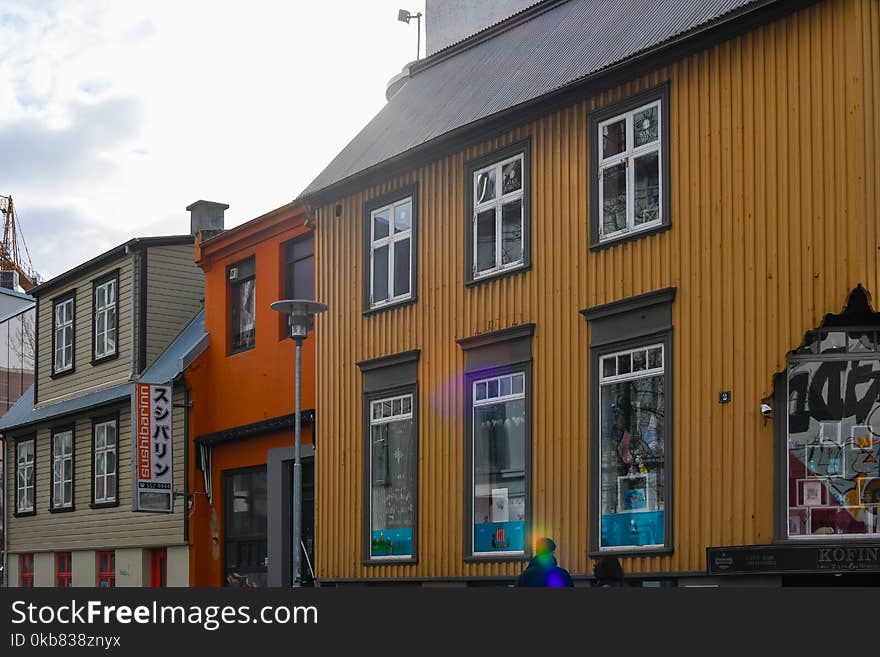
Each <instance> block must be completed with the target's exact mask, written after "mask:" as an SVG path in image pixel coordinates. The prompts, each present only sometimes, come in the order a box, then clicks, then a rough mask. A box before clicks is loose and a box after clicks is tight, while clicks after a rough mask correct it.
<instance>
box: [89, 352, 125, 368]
mask: <svg viewBox="0 0 880 657" xmlns="http://www.w3.org/2000/svg"><path fill="white" fill-rule="evenodd" d="M117 358H119V352H118V351H117V352H116V353H114V354H109V355H107V356H101V357H100V358H92V367H94V366H95V365H100V364H101V363H107V362H109V361H111V360H116V359H117Z"/></svg>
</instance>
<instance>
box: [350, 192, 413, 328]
mask: <svg viewBox="0 0 880 657" xmlns="http://www.w3.org/2000/svg"><path fill="white" fill-rule="evenodd" d="M407 198H409V199H410V201H411V203H412V205H411V207H412V217H411V222H410V245H409V250H410V262H411V265H410V270H409V279H410V280H409V296H408V297H405V298H403V299H399V300H398V301H392V302H389V303H383V304H380V305H378V306H374V305H373V303H372V298H373V290H372V288H371V283H372V277H373V276H372V267H373V265H372V248H373V243H372V240H371V235H372V230H371V223H372V213H373V212H374V211H376V210H378V209H380V208H383V207H385V206H386V205H391V204H393V203H397V202H399V201H403V200H405V199H407ZM363 231H364V232H363V240H362V241H363V261H364V266H363V267H362V271H363V311H362V312H361V314H362V315H363V316H368V315H375V314H378V313H382V312H385V311H387V310H393V309H395V308H403V307H405V306H409V305H411V304H414V303H416V302H418V297H419V286H418V280H419V276H418V272H419V248H418V245H419V183H418V181H416V182H413V183H411V184H409V185H406V186H404V187H401V188H399V189H396V190H394V191H392V192H388V193H386V194H381V195H379V196H375V197H373V198H371V199H370V200H368V201H366V202H365V203H364V218H363ZM389 253H390V251H389ZM389 293H390V290H389Z"/></svg>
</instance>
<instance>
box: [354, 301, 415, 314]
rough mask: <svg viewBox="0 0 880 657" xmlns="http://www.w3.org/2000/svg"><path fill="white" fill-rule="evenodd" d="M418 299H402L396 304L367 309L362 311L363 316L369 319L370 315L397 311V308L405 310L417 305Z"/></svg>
mask: <svg viewBox="0 0 880 657" xmlns="http://www.w3.org/2000/svg"><path fill="white" fill-rule="evenodd" d="M417 301H418V298H417V297H416V296H411V297H408V298H406V299H401V300H400V301H395V302H394V303H386V304H383V305H381V306H374V307H372V308H367V309H366V310H363V311H361V315H362V316H363V317H369V316H370V315H378V314H380V313H384V312H385V311H386V310H395V309H397V308H405V307H406V306H411V305H412V304H414V303H416V302H417Z"/></svg>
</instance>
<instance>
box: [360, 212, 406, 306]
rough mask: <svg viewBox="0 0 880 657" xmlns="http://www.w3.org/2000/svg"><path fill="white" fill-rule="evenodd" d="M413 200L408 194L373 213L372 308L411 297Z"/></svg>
mask: <svg viewBox="0 0 880 657" xmlns="http://www.w3.org/2000/svg"><path fill="white" fill-rule="evenodd" d="M412 209H413V200H412V197H411V196H408V197H406V198H404V199H401V200H399V201H395V202H394V203H390V204H388V205H385V206H383V207H381V208H377V209H375V210H372V211H371V212H370V307H371V308H379V307H381V306H386V305H390V304H393V303H397V302H398V301H404V300H406V299H409V298H411V297H412V269H413V267H412V264H413V263H412V258H413V247H412V221H413V210H412Z"/></svg>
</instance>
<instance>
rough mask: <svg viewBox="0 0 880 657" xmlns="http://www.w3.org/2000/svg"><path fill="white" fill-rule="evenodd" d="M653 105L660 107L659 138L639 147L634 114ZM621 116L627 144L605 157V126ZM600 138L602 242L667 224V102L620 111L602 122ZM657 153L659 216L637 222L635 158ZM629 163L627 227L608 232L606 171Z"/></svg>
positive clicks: (657, 102) (598, 149) (599, 187)
mask: <svg viewBox="0 0 880 657" xmlns="http://www.w3.org/2000/svg"><path fill="white" fill-rule="evenodd" d="M651 107H656V108H657V139H656V140H655V141H652V142H649V143H647V144H643V145H641V146H639V147H638V148H636V147H635V134H634V130H633V117H634V116H635V115H636V114H638V113H639V112H642V111H644V110H646V109H649V108H651ZM621 119H624V120H625V121H626V146H627V148H625V149H624V150H623V151H622V152H620V153H615V154H614V155H611V156H610V157H607V158H603V157H602V145H603V137H602V129H603V128H604V127H605V126H607V125H610V124H612V123H618V122H619V121H620V120H621ZM596 139H598V142H597V145H598V148H597V151H596V152H597V154H598V159H599V163H598V169H599V174H598V175H599V185H598V191H599V226H598V229H599V232H598V235H599V242H607V241H611V240H614V239H617V238H620V237H623V236H625V235H629V234H632V233H639V232H642V231H644V230H650V229H652V228H656V227H658V226H662V225H663V104H662V102H661V101H660V100H659V99H658V100H654V101H651V102H650V103H645V104H644V105H640V106H639V107H636V108H635V109H632V110H629V111H627V112H622V113H620V114H617V115H615V116H613V117H611V118H610V119H606V120H604V121H601V122H600V123H599V125H598V128H597V134H596ZM654 152H656V153H657V185H658V189H659V195H658V199H657V218H656V219H655V220H654V221H650V222H646V223H643V224H639V225H638V226H636V225H635V207H636V204H635V176H636V174H635V170H636V168H635V160H636V158H638V157H641V156H643V155H648V154H650V153H654ZM621 163H623V164H625V165H626V227H625V228H622V229H621V230H616V231H613V232H611V233H605V232H604V230H605V220H604V218H605V217H604V215H605V187H604V185H603V180H604V177H605V171H606V170H607V169H609V168H611V167H614V166H617V165H618V164H621Z"/></svg>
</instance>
